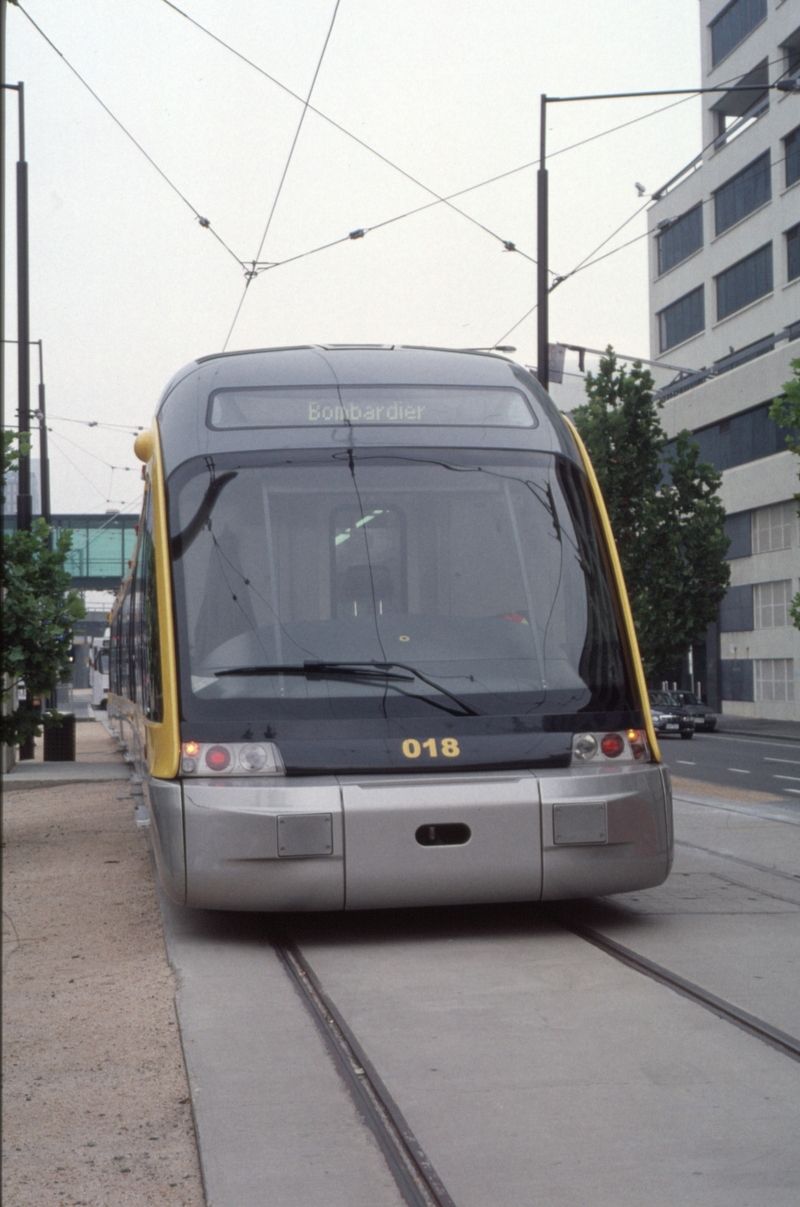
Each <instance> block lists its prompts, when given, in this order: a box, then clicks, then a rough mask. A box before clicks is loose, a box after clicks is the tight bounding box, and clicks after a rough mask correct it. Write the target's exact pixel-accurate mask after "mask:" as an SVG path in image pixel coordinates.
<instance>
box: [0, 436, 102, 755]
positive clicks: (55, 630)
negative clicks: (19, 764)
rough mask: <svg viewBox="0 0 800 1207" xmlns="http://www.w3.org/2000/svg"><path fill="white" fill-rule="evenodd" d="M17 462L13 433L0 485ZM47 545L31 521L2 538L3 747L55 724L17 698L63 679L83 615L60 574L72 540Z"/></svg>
mask: <svg viewBox="0 0 800 1207" xmlns="http://www.w3.org/2000/svg"><path fill="white" fill-rule="evenodd" d="M9 435H10V436H11V438H10V439H9ZM18 457H19V450H18V449H17V448H15V447H14V435H13V433H4V435H3V480H4V482H5V475H6V473H7V471H8V470H9V469H10V468H12V467H13V465H14V463H15V462H16V460H17V459H18ZM49 539H50V529H49V526H48V525H47V524H46V523H45V521H44V520H35V521H34V523H33V526H32V527H31V530H30V532H9V533H4V534H3V553H2V587H3V655H2V672H3V688H4V697H5V698H6V699H8V698H9V697H10V699H11V700H12V701H13V703H14V706H15V707H14V711H13V712H11V713H8V714H4V715H3V717H2V729H1V731H0V737H2V741H3V742H7V743H9V745H15V744H17V743H20V742H23V741H24V740H25V738H26V737H28V736H29V735H30V734H32V733H39V732H40V730H41V726H42V724H45V725H47V724H58V721H59V717H58V714H57V713H54V712H51V713H47V714H45V715H44V716H43V717H42V716H40V715H39V714H38V713H30V712H27V711H26V710H25V709H24V708H22V709H20V708H19V707H18V706H17V692H18V689H19V688H21V687H23V686H24V688H26V689H27V691H28V692H30V694H31V695H32V696H39V697H44V696H47V695H49V694H50V693H51V692H53V691H55V689H56V686H57V684H59V683H63V682H66V681H67V680H68V679H69V677H70V661H69V658H70V652H71V648H72V628H73V624H74V622H75V621H76V620H80V618H81V617H82V616H84V615H85V609H84V606H83V601H82V600H81V598H80V596H79V595H78V593H77V591H73V590H71V589H70V585H69V584H70V576H69V572H68V571H67V570H65V569H64V564H65V562H66V557H67V553H68V552H69V549H70V547H71V545H72V534H71V533H70V532H60V533H59V535H58V537H57V539H56V542H55V546H54V548H52V549H51V548H50V543H49Z"/></svg>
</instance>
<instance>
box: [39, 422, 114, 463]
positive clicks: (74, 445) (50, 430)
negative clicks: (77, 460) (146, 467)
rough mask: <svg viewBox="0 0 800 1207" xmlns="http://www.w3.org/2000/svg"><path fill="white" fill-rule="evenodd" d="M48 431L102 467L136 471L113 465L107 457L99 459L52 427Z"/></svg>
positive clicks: (95, 454)
mask: <svg viewBox="0 0 800 1207" xmlns="http://www.w3.org/2000/svg"><path fill="white" fill-rule="evenodd" d="M48 418H49V416H48ZM47 430H48V432H49V433H50V435H51V436H55V435H57V438H58V439H59V440H66V442H67V444H71V445H72V447H73V448H77V449H78V450H79V451H80V452H82V453H85V455H86V456H87V457H93V458H94V460H95V461H99V462H100V463H101V465H105V466H107V467H108V469H116V470H120V471H121V472H124V473H132V472H133V470H134V469H135V466H132V465H113V464H112V463H111V462H110V461H106V459H105V457H99V456H98V455H97V453H93V452H91V451H90V450H89V449H88V448H84V447H83V445H82V444H78V442H77V441H76V440H70V438H69V436H65V435H64V433H63V432H59V433H55V432H54V431H53V429H52V428H51V427H50V426H48V428H47Z"/></svg>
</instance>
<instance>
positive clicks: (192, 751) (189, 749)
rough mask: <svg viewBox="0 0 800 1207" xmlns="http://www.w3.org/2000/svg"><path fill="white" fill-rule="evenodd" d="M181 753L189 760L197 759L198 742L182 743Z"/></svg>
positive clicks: (198, 751)
mask: <svg viewBox="0 0 800 1207" xmlns="http://www.w3.org/2000/svg"><path fill="white" fill-rule="evenodd" d="M183 753H184V754H185V755H188V756H189V758H190V759H194V758H197V756H198V754H199V753H200V743H199V742H184V743H183Z"/></svg>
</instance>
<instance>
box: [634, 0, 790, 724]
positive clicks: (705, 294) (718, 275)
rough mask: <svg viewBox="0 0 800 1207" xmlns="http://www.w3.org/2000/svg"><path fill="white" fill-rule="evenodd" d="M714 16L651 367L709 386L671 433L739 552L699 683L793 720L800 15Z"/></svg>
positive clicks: (686, 398) (675, 198) (739, 708)
mask: <svg viewBox="0 0 800 1207" xmlns="http://www.w3.org/2000/svg"><path fill="white" fill-rule="evenodd" d="M699 8H700V25H701V30H700V32H701V38H702V71H703V78H702V81H701V86H702V87H705V88H711V87H715V88H716V87H718V88H721V89H723V91H721V92H719V93H707V94H705V95H704V96H703V97H702V100H703V146H702V149H701V150H700V152H699V153H698V155H697V157H696V159H695V160H693V161H692V163H690V164H688V165H687V166H686V167H685V168H684V169H683V170H682V171H681V172H679V173H678V175H677V176H675V177H674V178H673V179H672V180H670V181H669V182H668V183H667V184H666V185H665V186H664V187H663V188H662V189H661V190H660V191H659V192H658V193H657V194H655V195H654V204H653V206H652V207H651V209H650V211H649V230H650V234H651V237H650V238H649V240H648V243H649V248H650V252H649V256H650V260H649V269H650V314H651V348H652V352H651V356H652V358H653V360H656V361H659V362H661V363H666V364H670V363H673V364H675V363H677V364H680V365H682V366H686V367H687V368H688V369H690V370H695V372H690V373H680V374H679V375H678V377H677V378H676V379H675V380H674V381H673V382H672V383H671V385H670V386H668V387H667V388H666V389H665V390H664V391H663V393H662V397H663V398H664V409H663V412H662V422H663V425H664V428H665V430H666V431H667V434H668V435H669V436H670V437H674V436H675V435H677V433H678V432H679V431H681V430H682V429H684V428H688V429H689V430H690V431H692V432H693V433H694V435H695V439H696V440H697V441H698V443H699V444H700V448H701V452H702V459H703V460H706V461H710V462H711V463H712V464H713V465H714V466H715V467H716V468H717V469H719V470H721V471H722V490H721V495H722V499H723V503H724V505H725V509H726V512H727V514H728V520H727V527H728V534H729V536H730V537H731V545H730V548H729V550H728V555H727V556H728V558H729V561H730V566H731V586H730V589H729V591H728V594H727V596H726V597H725V599H724V601H723V603H722V605H721V607H720V611H719V618H718V623H717V624H716V625H712V626H711V628H710V630H709V634H708V639H707V641H706V643H705V646H703V647H698V648H696V649H695V651H694V652H693V653H694V657H693V660H692V664H693V672H692V679H693V680H694V681H696V680H697V679H701V683H702V694H703V695H704V696H706V697H707V698H708V701H709V703H710V704H711V705H712V707H716V708H718V709H721V711H723V712H726V713H731V714H738V715H740V716H753V717H764V718H771V719H781V720H783V719H787V720H788V719H792V720H794V719H798V718H800V630H798V629H797V628H795V627H794V626H793V624H792V618H791V616H790V614H789V603H790V601H791V598H792V597H793V595H794V594H795V593H796V592H797V591H798V588H800V522H799V521H798V515H797V504H796V502H795V500H794V498H793V495H794V494H795V492H797V490H798V488H800V484H799V483H798V476H797V475H798V469H799V468H800V464H799V463H798V459H797V458H796V457H795V456H794V455H793V454H792V453H791V452H789V451H788V450H787V449H786V444H785V436H786V431H785V430H782V429H780V428H778V426H777V425H776V424H775V423H774V422H773V421H772V420H771V419H770V417H769V414H768V412H769V407H770V404H771V402H772V400H773V399H774V398H775V397H776V395H779V394H780V393H781V386H782V384H783V383H784V382H785V381H787V380H788V379H789V378H790V377H791V375H792V370H791V364H790V362H791V360H792V359H793V358H800V0H730V2H729V3H727V4H726V3H724V2H722V0H699ZM775 84H779V85H780V86H779V87H778V88H776V87H774V85H775ZM770 85H771V86H772V87H768V86H770ZM795 87H796V88H797V89H798V90H797V91H795V90H794V89H795ZM699 668H702V678H701V675H699V674H698V673H697V671H698V669H699ZM687 686H688V684H687Z"/></svg>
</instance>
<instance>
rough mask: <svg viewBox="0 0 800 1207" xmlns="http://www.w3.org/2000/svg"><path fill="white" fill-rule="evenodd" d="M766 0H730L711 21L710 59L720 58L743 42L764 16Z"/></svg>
mask: <svg viewBox="0 0 800 1207" xmlns="http://www.w3.org/2000/svg"><path fill="white" fill-rule="evenodd" d="M766 15H767V0H732V3H731V4H728V5H726V7H725V8H723V10H722V12H721V13H719V15H718V16H716V17H715V18H714V20H713V21H712V22H711V61H712V65H713V66H714V67H716V65H717V63H718V62H719V61H720V59H724V58H725V55H726V54H729V53H730V51H732V50H733V48H734V46H738V45H739V43H740V42H743V41H744V39H745V38H746V37H747V35H748V34H749V33H750V31H751V30H753V29H755V27H756V26H757V25H758V24H759V23H760V22H761V21H763V20H764V19H765V18H766Z"/></svg>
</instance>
